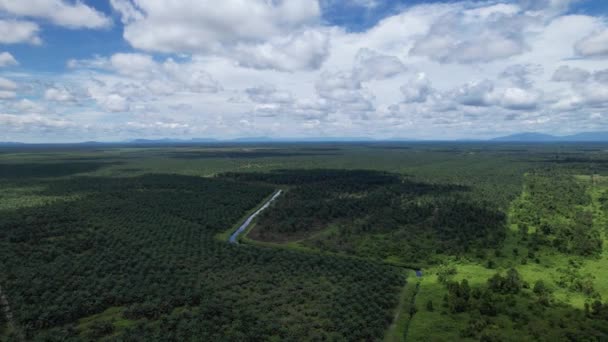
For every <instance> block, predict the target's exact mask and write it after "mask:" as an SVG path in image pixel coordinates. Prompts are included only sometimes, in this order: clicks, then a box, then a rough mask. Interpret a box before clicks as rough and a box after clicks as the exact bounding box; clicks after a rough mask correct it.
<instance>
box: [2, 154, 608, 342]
mask: <svg viewBox="0 0 608 342" xmlns="http://www.w3.org/2000/svg"><path fill="white" fill-rule="evenodd" d="M606 150H608V148H607V147H606V146H599V145H591V144H588V145H575V144H572V145H567V146H562V145H553V144H547V145H532V146H530V145H523V144H513V145H504V144H472V143H471V144H402V143H382V144H380V143H369V144H269V145H261V146H255V145H230V146H220V145H214V146H180V147H168V148H165V147H160V146H158V147H146V148H132V147H128V148H127V147H120V146H117V147H111V148H94V149H93V148H83V147H78V148H70V147H67V146H62V147H53V146H50V147H45V148H29V149H28V148H13V149H9V148H6V149H4V150H1V151H0V187H1V188H2V191H1V192H0V270H1V272H0V292H1V293H0V303H4V302H5V300H6V303H7V304H8V305H5V304H1V305H0V306H1V308H0V309H1V310H0V341H14V340H15V341H19V340H28V341H29V340H33V341H90V340H103V341H155V340H162V341H197V340H204V341H209V340H255V341H257V340H281V341H282V340H286V341H302V340H318V341H324V340H325V341H343V340H348V341H380V340H387V341H402V340H408V341H410V340H411V341H419V340H465V341H475V340H484V341H502V340H541V341H556V340H575V341H579V340H588V341H596V340H597V341H601V340H604V339H606V338H607V336H608V331H607V328H606V327H608V317H607V313H608V309H607V308H608V303H606V299H607V298H608V290H607V289H608V275H607V274H606V269H608V268H607V267H608V266H607V265H608V255H607V254H606V236H607V233H608V178H607V176H608V168H607V165H608V155H607V154H606V152H605V151H606ZM277 189H283V190H284V192H283V194H282V195H281V196H280V197H278V199H277V200H276V201H274V202H273V203H272V205H270V206H269V207H268V208H267V209H266V210H264V211H263V212H262V213H261V214H260V215H259V216H258V217H257V218H256V219H255V220H254V221H253V223H252V224H251V225H250V226H249V228H248V229H247V230H246V231H245V233H243V236H241V238H240V240H241V243H240V244H239V245H232V244H229V243H228V242H227V237H228V236H229V235H230V234H231V233H232V232H233V231H234V230H235V229H236V227H238V226H239V224H240V223H241V222H243V221H244V219H245V218H246V217H247V215H248V214H249V213H252V212H253V211H255V210H256V208H259V206H260V205H262V203H263V202H264V201H265V199H268V198H269V197H270V195H271V194H273V193H274V192H275V191H276V190H277ZM412 269H415V270H416V272H414V270H412Z"/></svg>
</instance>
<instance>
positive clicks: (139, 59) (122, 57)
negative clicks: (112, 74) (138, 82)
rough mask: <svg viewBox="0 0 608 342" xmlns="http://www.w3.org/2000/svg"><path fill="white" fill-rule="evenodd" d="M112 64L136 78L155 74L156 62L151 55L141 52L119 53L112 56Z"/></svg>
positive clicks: (125, 73) (123, 72)
mask: <svg viewBox="0 0 608 342" xmlns="http://www.w3.org/2000/svg"><path fill="white" fill-rule="evenodd" d="M110 66H111V67H112V68H113V69H114V70H116V71H118V72H119V73H121V74H123V75H127V76H133V77H136V78H146V77H148V76H150V75H153V74H154V72H155V71H156V69H157V65H156V62H155V61H154V60H153V59H152V57H151V56H149V55H144V54H141V53H117V54H114V55H112V57H111V58H110Z"/></svg>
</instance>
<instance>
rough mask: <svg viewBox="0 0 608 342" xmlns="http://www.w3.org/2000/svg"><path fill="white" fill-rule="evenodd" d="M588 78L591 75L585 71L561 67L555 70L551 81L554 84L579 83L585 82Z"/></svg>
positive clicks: (565, 66) (566, 66)
mask: <svg viewBox="0 0 608 342" xmlns="http://www.w3.org/2000/svg"><path fill="white" fill-rule="evenodd" d="M590 77H591V73H590V72H589V71H587V70H584V69H581V68H573V67H570V66H568V65H562V66H560V67H559V68H557V70H555V72H554V73H553V77H552V78H551V80H552V81H554V82H570V83H580V82H585V81H587V80H588V79H589V78H590Z"/></svg>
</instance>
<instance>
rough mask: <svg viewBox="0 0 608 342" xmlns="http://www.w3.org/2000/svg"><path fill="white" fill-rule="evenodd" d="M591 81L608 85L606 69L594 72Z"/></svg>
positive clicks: (607, 70)
mask: <svg viewBox="0 0 608 342" xmlns="http://www.w3.org/2000/svg"><path fill="white" fill-rule="evenodd" d="M593 79H595V80H596V81H597V82H600V83H604V84H608V69H605V70H600V71H596V72H594V73H593Z"/></svg>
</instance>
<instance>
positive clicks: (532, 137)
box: [491, 132, 608, 142]
mask: <svg viewBox="0 0 608 342" xmlns="http://www.w3.org/2000/svg"><path fill="white" fill-rule="evenodd" d="M491 141H498V142H608V132H583V133H577V134H573V135H565V136H556V135H550V134H543V133H534V132H527V133H518V134H512V135H508V136H505V137H498V138H494V139H491Z"/></svg>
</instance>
